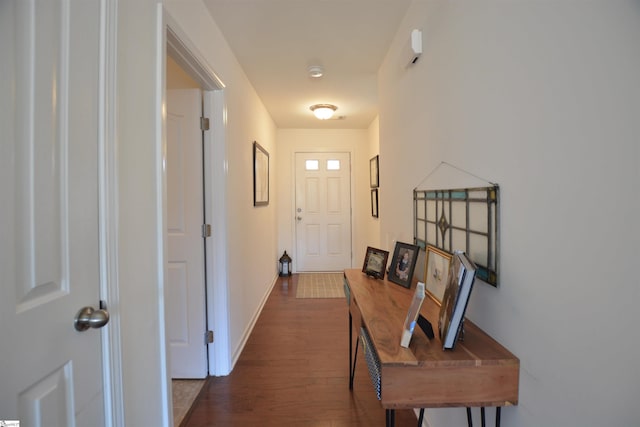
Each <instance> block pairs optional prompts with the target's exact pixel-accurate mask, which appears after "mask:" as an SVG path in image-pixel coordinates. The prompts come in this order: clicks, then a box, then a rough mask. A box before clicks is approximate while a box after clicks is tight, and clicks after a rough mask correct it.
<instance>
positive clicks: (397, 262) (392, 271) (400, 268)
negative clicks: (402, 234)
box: [387, 242, 420, 288]
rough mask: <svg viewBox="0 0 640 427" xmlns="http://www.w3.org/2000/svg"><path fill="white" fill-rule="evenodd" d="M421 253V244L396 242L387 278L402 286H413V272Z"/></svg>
mask: <svg viewBox="0 0 640 427" xmlns="http://www.w3.org/2000/svg"><path fill="white" fill-rule="evenodd" d="M419 254H420V247H419V246H417V245H410V244H409V243H403V242H396V247H395V249H394V251H393V257H392V258H391V264H390V265H389V275H388V277H387V278H388V279H389V280H390V281H391V282H393V283H397V284H398V285H400V286H403V287H405V288H411V281H412V280H413V272H414V270H415V268H416V261H417V260H418V255H419Z"/></svg>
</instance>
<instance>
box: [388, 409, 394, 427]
mask: <svg viewBox="0 0 640 427" xmlns="http://www.w3.org/2000/svg"><path fill="white" fill-rule="evenodd" d="M386 412H387V427H394V426H395V424H396V410H395V409H387V410H386Z"/></svg>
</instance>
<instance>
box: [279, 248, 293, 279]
mask: <svg viewBox="0 0 640 427" xmlns="http://www.w3.org/2000/svg"><path fill="white" fill-rule="evenodd" d="M280 276H291V257H290V256H289V255H287V251H284V253H283V254H282V256H281V257H280Z"/></svg>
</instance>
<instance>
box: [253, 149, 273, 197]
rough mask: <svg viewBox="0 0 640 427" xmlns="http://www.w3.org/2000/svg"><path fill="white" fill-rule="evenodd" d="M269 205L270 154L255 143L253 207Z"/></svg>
mask: <svg viewBox="0 0 640 427" xmlns="http://www.w3.org/2000/svg"><path fill="white" fill-rule="evenodd" d="M268 204H269V152H268V151H267V150H265V149H264V148H263V147H262V146H261V145H260V144H258V143H257V142H256V141H253V206H266V205H268Z"/></svg>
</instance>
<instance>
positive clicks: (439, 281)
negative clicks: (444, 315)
mask: <svg viewBox="0 0 640 427" xmlns="http://www.w3.org/2000/svg"><path fill="white" fill-rule="evenodd" d="M452 257H453V255H452V254H450V253H449V252H445V251H443V250H442V249H438V248H436V247H435V246H431V245H427V248H426V255H425V261H424V266H425V268H424V280H423V281H424V284H425V287H426V291H427V294H428V295H429V296H430V297H431V298H432V299H433V300H435V301H436V302H437V303H438V304H442V299H443V297H444V291H445V289H446V287H447V282H448V279H449V267H450V266H451V258H452Z"/></svg>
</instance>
